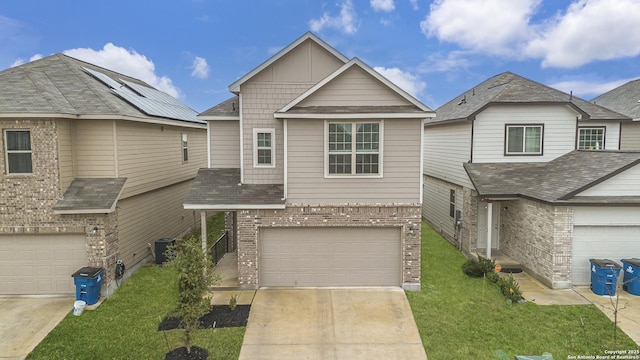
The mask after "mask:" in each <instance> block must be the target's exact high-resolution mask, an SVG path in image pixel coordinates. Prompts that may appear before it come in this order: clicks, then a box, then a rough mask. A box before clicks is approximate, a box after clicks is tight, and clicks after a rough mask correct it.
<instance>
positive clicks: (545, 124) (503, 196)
mask: <svg viewBox="0 0 640 360" xmlns="http://www.w3.org/2000/svg"><path fill="white" fill-rule="evenodd" d="M436 114H437V115H436V118H435V119H430V120H428V121H426V122H425V134H424V143H425V144H424V165H423V169H424V192H423V193H424V201H423V210H422V216H423V218H424V219H425V220H426V221H427V222H428V223H429V224H430V225H431V226H432V227H433V228H434V229H436V230H437V231H438V232H440V233H441V234H443V235H444V236H445V237H446V238H447V239H448V240H449V241H451V242H452V243H454V244H455V245H457V246H458V247H459V248H460V249H461V250H462V251H463V252H465V253H466V254H468V255H470V256H476V255H482V256H486V257H493V256H496V255H506V256H509V257H510V258H512V259H514V260H515V261H517V262H518V263H519V264H521V266H522V267H523V268H524V270H525V271H527V272H529V273H530V274H532V275H533V276H535V277H536V278H538V279H539V280H540V281H541V282H543V283H544V284H546V285H548V286H549V287H552V288H565V287H569V286H571V285H586V284H589V261H588V260H589V258H612V259H617V260H619V259H621V258H627V257H639V256H640V243H639V242H638V241H637V239H638V237H639V236H640V222H638V219H640V166H638V164H640V152H636V151H621V150H620V148H621V142H620V139H621V138H622V139H625V136H624V134H623V135H622V136H621V132H622V131H623V130H624V129H626V126H627V125H628V124H629V123H631V118H630V117H629V116H626V115H622V114H620V113H617V112H615V111H612V110H609V109H607V108H604V107H601V106H598V105H595V104H593V103H591V102H587V101H584V100H582V99H579V98H576V97H573V96H571V95H570V94H566V93H563V92H561V91H558V90H555V89H552V88H550V87H547V86H544V85H542V84H539V83H536V82H533V81H531V80H528V79H525V78H523V77H521V76H518V75H516V74H513V73H509V72H507V73H503V74H500V75H497V76H495V77H492V78H490V79H488V80H486V81H484V82H482V83H480V84H478V85H477V86H475V87H473V88H472V89H469V90H468V91H466V92H465V93H463V94H461V95H460V96H459V97H456V98H455V99H453V100H451V101H450V102H448V103H446V104H445V105H443V106H441V107H440V108H438V109H437V110H436Z"/></svg>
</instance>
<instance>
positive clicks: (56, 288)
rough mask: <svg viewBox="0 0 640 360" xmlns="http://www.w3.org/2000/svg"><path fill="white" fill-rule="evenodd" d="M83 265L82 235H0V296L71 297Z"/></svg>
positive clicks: (83, 248) (83, 243)
mask: <svg viewBox="0 0 640 360" xmlns="http://www.w3.org/2000/svg"><path fill="white" fill-rule="evenodd" d="M83 266H87V251H86V246H85V236H84V235H2V236H0V295H60V294H72V293H74V292H75V286H74V284H73V278H72V277H71V274H73V273H74V272H75V271H76V270H78V269H79V268H81V267H83Z"/></svg>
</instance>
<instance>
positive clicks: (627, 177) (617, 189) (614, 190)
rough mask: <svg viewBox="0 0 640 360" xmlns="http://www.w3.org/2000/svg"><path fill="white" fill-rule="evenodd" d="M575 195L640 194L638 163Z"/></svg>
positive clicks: (639, 168)
mask: <svg viewBox="0 0 640 360" xmlns="http://www.w3.org/2000/svg"><path fill="white" fill-rule="evenodd" d="M577 196H640V165H636V166H634V167H632V168H631V169H628V170H625V171H623V172H621V173H620V174H618V175H616V176H614V177H612V178H610V179H607V180H606V181H604V182H602V183H600V184H598V185H595V186H593V187H591V188H589V189H587V190H585V191H583V192H581V193H580V194H578V195H577Z"/></svg>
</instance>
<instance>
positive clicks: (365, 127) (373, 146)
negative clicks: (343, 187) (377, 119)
mask: <svg viewBox="0 0 640 360" xmlns="http://www.w3.org/2000/svg"><path fill="white" fill-rule="evenodd" d="M328 128H329V129H328V130H329V131H328V150H329V154H328V173H329V174H331V175H338V174H343V175H354V174H359V175H366V174H379V173H380V154H379V152H380V123H329V126H328ZM353 129H355V147H354V141H353V140H354V137H353V135H354V134H353Z"/></svg>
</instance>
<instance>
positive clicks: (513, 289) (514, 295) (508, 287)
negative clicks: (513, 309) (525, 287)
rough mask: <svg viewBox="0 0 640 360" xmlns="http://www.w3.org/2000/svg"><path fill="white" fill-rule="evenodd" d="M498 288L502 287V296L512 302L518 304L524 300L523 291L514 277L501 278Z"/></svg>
mask: <svg viewBox="0 0 640 360" xmlns="http://www.w3.org/2000/svg"><path fill="white" fill-rule="evenodd" d="M498 286H500V290H501V291H502V295H504V297H505V298H506V299H507V300H511V301H512V302H518V301H520V300H522V291H520V285H518V282H517V281H516V279H514V278H513V276H511V275H509V276H505V277H501V278H500V280H498Z"/></svg>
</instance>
